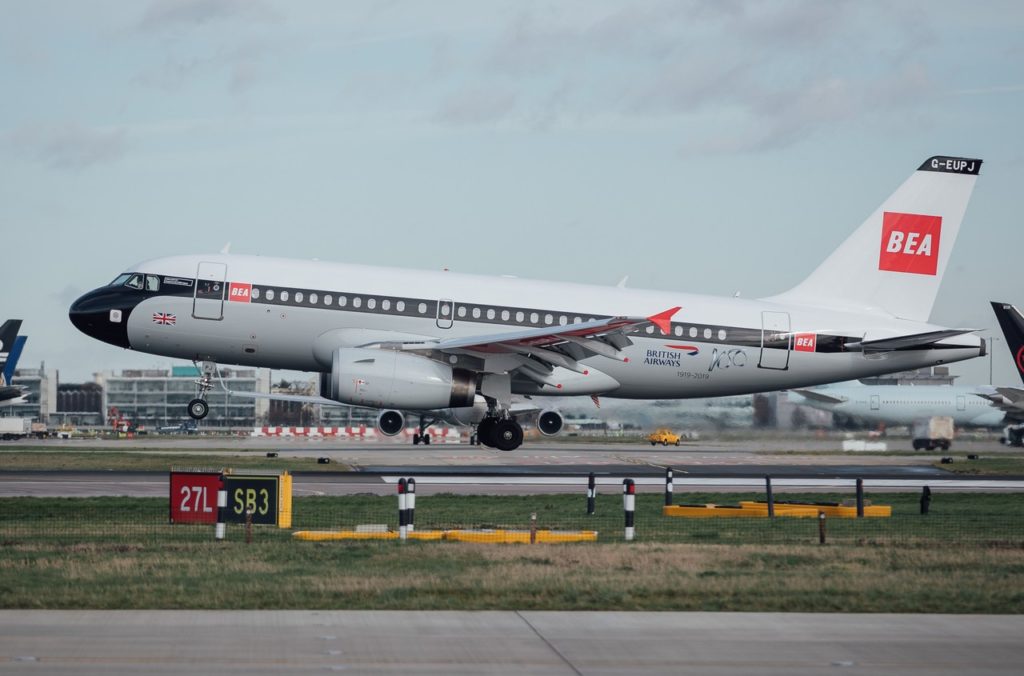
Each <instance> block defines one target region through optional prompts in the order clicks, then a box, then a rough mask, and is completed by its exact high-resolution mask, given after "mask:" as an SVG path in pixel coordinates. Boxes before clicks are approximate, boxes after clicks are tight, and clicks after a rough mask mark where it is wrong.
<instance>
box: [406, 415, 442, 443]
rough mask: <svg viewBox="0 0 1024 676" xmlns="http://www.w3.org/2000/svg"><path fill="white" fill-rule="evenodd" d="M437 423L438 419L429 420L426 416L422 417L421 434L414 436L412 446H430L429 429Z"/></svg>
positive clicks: (414, 434)
mask: <svg viewBox="0 0 1024 676" xmlns="http://www.w3.org/2000/svg"><path fill="white" fill-rule="evenodd" d="M436 422H437V419H436V418H434V419H431V420H429V421H428V420H427V419H426V417H425V416H422V415H421V416H420V424H419V428H420V431H419V433H416V432H414V433H413V435H412V445H413V446H416V445H418V444H424V445H426V446H429V445H430V433H428V432H427V428H429V427H430V426H431V425H433V424H434V423H436Z"/></svg>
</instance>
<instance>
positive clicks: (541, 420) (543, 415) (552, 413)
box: [537, 408, 565, 437]
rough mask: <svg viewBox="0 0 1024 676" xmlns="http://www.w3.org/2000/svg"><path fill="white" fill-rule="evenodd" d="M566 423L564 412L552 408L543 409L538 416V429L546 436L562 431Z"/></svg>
mask: <svg viewBox="0 0 1024 676" xmlns="http://www.w3.org/2000/svg"><path fill="white" fill-rule="evenodd" d="M564 424H565V420H564V419H563V418H562V414H561V413H559V412H558V411H556V410H554V409H551V408H549V409H548V410H546V411H541V412H540V415H539V416H537V429H538V430H540V433H541V434H543V435H544V436H546V437H550V436H551V435H553V434H558V433H559V432H561V431H562V426H563V425H564Z"/></svg>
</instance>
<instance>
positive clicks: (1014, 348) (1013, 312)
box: [992, 301, 1024, 382]
mask: <svg viewBox="0 0 1024 676" xmlns="http://www.w3.org/2000/svg"><path fill="white" fill-rule="evenodd" d="M992 310H993V311H994V312H995V313H996V319H998V320H999V327H1000V328H1001V329H1002V330H1003V337H1004V338H1006V346H1007V347H1008V348H1010V356H1011V357H1013V365H1014V366H1015V367H1016V368H1017V375H1019V376H1020V379H1021V381H1022V382H1024V316H1022V315H1021V313H1020V310H1018V309H1017V308H1015V307H1014V306H1012V305H1010V304H1009V303H996V302H994V301H993V302H992Z"/></svg>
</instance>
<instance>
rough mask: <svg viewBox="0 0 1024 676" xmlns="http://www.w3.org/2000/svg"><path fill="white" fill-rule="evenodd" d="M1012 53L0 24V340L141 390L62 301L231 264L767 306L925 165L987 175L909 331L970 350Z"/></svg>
mask: <svg viewBox="0 0 1024 676" xmlns="http://www.w3.org/2000/svg"><path fill="white" fill-rule="evenodd" d="M1022 35H1024V4H1022V3H1020V2H937V1H935V0H926V1H925V0H922V1H920V2H915V1H901V2H877V3H874V2H819V1H817V0H813V1H810V0H808V1H800V0H797V1H793V2H742V1H739V0H737V1H729V0H707V1H696V2H685V1H679V0H671V1H669V2H638V3H629V4H627V3H624V2H598V1H595V0H581V1H578V2H573V1H569V0H560V1H558V2H525V1H521V0H519V1H515V2H497V1H494V2H490V1H481V0H468V1H466V2H458V1H441V0H438V1H435V2H399V1H390V2H383V1H380V0H378V1H376V2H356V1H354V0H346V2H335V1H328V0H324V1H293V2H284V1H280V2H277V1H270V0H151V1H149V2H112V1H101V0H93V1H90V2H67V1H64V0H62V1H54V2H49V1H45V0H34V1H33V2H29V3H26V2H24V1H22V0H19V1H18V2H9V1H7V0H0V85H2V94H0V98H2V101H3V104H2V105H0V229H2V230H0V231H2V234H3V240H4V241H3V245H2V247H0V250H2V251H3V253H4V255H3V263H2V267H0V281H2V285H0V289H2V293H3V295H2V298H3V303H2V306H0V307H2V312H0V314H2V315H3V316H4V317H20V318H23V319H24V320H25V325H24V329H23V330H24V332H25V333H26V334H27V335H28V336H29V341H28V344H27V346H26V350H25V354H24V356H23V359H22V366H36V365H38V364H39V362H41V361H44V360H45V362H46V364H47V366H48V367H56V368H58V369H59V370H60V373H61V380H62V382H75V381H81V380H87V379H90V378H91V373H92V372H93V371H95V370H99V369H110V368H113V369H120V368H126V367H139V366H161V367H164V366H166V365H168V364H169V362H168V361H167V360H165V359H163V358H159V357H153V356H147V355H140V354H134V353H129V352H125V351H123V350H120V349H118V348H115V347H111V346H108V345H104V344H102V343H98V342H96V341H94V340H92V339H89V338H87V337H86V336H84V335H83V334H80V333H79V332H78V331H77V330H75V329H74V327H72V326H71V324H70V323H69V322H68V320H67V307H68V305H69V304H70V303H71V302H72V301H73V300H74V299H75V298H76V297H77V296H79V295H80V294H82V293H84V292H85V291H87V290H89V289H91V288H93V287H96V286H98V285H100V284H103V283H106V282H108V281H109V280H110V279H112V278H113V277H114V276H115V275H116V274H117V273H118V272H120V271H121V270H123V269H125V268H128V267H129V266H130V265H132V264H133V263H136V262H138V261H141V260H145V259H148V258H154V257H158V256H164V255H169V254H175V253H200V252H209V251H217V250H219V249H221V248H222V247H223V246H224V244H225V243H227V242H229V241H230V242H231V243H232V251H233V252H235V253H254V254H275V255H285V256H294V257H299V258H313V257H319V258H321V259H326V260H338V261H354V262H363V263H371V264H385V265H398V266H411V267H420V268H435V269H436V268H441V267H449V268H451V269H455V270H459V271H464V272H476V273H504V274H516V275H520V276H528V277H538V278H544V279H554V280H575V281H582V282H588V283H595V284H615V283H616V282H617V281H618V280H619V279H620V278H621V277H622V276H624V275H629V276H630V286H633V287H638V288H657V289H670V290H680V291H692V292H700V293H712V294H725V295H731V294H732V293H734V292H735V291H737V290H739V291H741V292H742V293H743V295H744V296H747V297H756V296H764V295H770V294H773V293H777V292H780V291H783V290H785V289H787V288H789V287H791V286H792V285H794V284H796V283H797V282H798V281H800V280H801V279H802V278H803V277H804V276H806V274H807V273H809V272H810V271H811V270H812V269H813V268H814V267H815V266H816V265H817V263H818V262H819V261H820V260H822V259H823V258H824V257H825V256H826V255H827V254H828V253H829V252H830V251H831V250H832V249H833V248H834V247H835V246H836V245H838V244H839V242H841V241H842V240H843V239H844V238H845V237H846V236H847V235H848V234H849V233H850V232H851V231H852V230H853V229H854V228H855V227H856V226H857V225H859V224H860V223H861V222H862V221H863V220H864V218H865V217H866V216H867V215H868V214H870V213H871V212H872V211H873V210H874V209H875V208H876V207H877V206H878V205H879V204H880V203H881V201H882V200H883V199H885V198H886V197H887V196H888V195H889V194H890V193H891V192H892V191H893V189H895V187H896V186H897V185H899V184H900V183H901V182H902V181H903V180H904V179H906V177H907V176H909V174H910V173H911V172H912V171H913V170H914V169H915V168H916V167H917V166H918V165H919V164H920V163H921V161H923V160H924V159H925V158H927V157H929V156H931V155H936V154H944V155H957V156H967V157H980V158H983V159H984V160H985V165H984V168H983V169H982V175H981V177H980V179H979V181H978V184H977V188H976V190H975V192H974V197H973V199H972V202H971V204H970V206H969V208H968V211H967V216H966V219H965V222H964V227H963V229H962V231H961V234H960V239H959V241H958V242H957V247H956V249H955V251H954V253H953V258H952V260H951V263H950V268H949V270H948V271H947V274H946V277H945V280H944V282H943V286H942V289H941V290H940V292H939V299H938V302H937V305H936V308H935V311H934V313H933V315H932V319H933V320H934V321H936V322H937V323H940V324H945V325H951V326H971V327H978V328H984V329H989V330H995V335H997V336H999V335H1000V334H999V333H998V331H997V330H996V329H997V325H996V322H995V320H994V317H992V316H991V310H990V308H989V306H988V301H989V300H1004V301H1010V302H1015V303H1017V304H1020V305H1024V285H1022V284H1021V280H1020V274H1019V271H1020V261H1021V252H1022V251H1024V247H1022V246H1021V245H1022V243H1024V228H1022V227H1021V223H1020V218H1019V213H1020V212H1021V208H1022V194H1024V40H1022V38H1021V36H1022ZM986 335H989V334H986ZM996 347H997V349H996V359H995V362H994V364H995V370H996V381H997V384H999V383H1000V382H1001V383H1004V384H1014V385H1020V382H1019V381H1018V380H1017V378H1016V375H1014V373H1013V372H1012V371H1011V365H1010V359H1009V356H1008V354H1007V351H1006V348H1005V346H1004V345H1001V344H1000V343H997V344H996ZM954 370H955V371H956V372H958V373H961V374H963V375H964V377H963V378H961V382H965V383H981V382H988V361H987V360H974V361H973V362H968V363H966V364H959V365H956V366H954Z"/></svg>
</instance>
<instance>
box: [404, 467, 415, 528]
mask: <svg viewBox="0 0 1024 676" xmlns="http://www.w3.org/2000/svg"><path fill="white" fill-rule="evenodd" d="M405 511H406V517H405V530H406V531H407V532H409V533H411V532H413V531H414V530H415V529H416V479H413V478H412V477H409V480H408V481H406V482H405Z"/></svg>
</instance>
